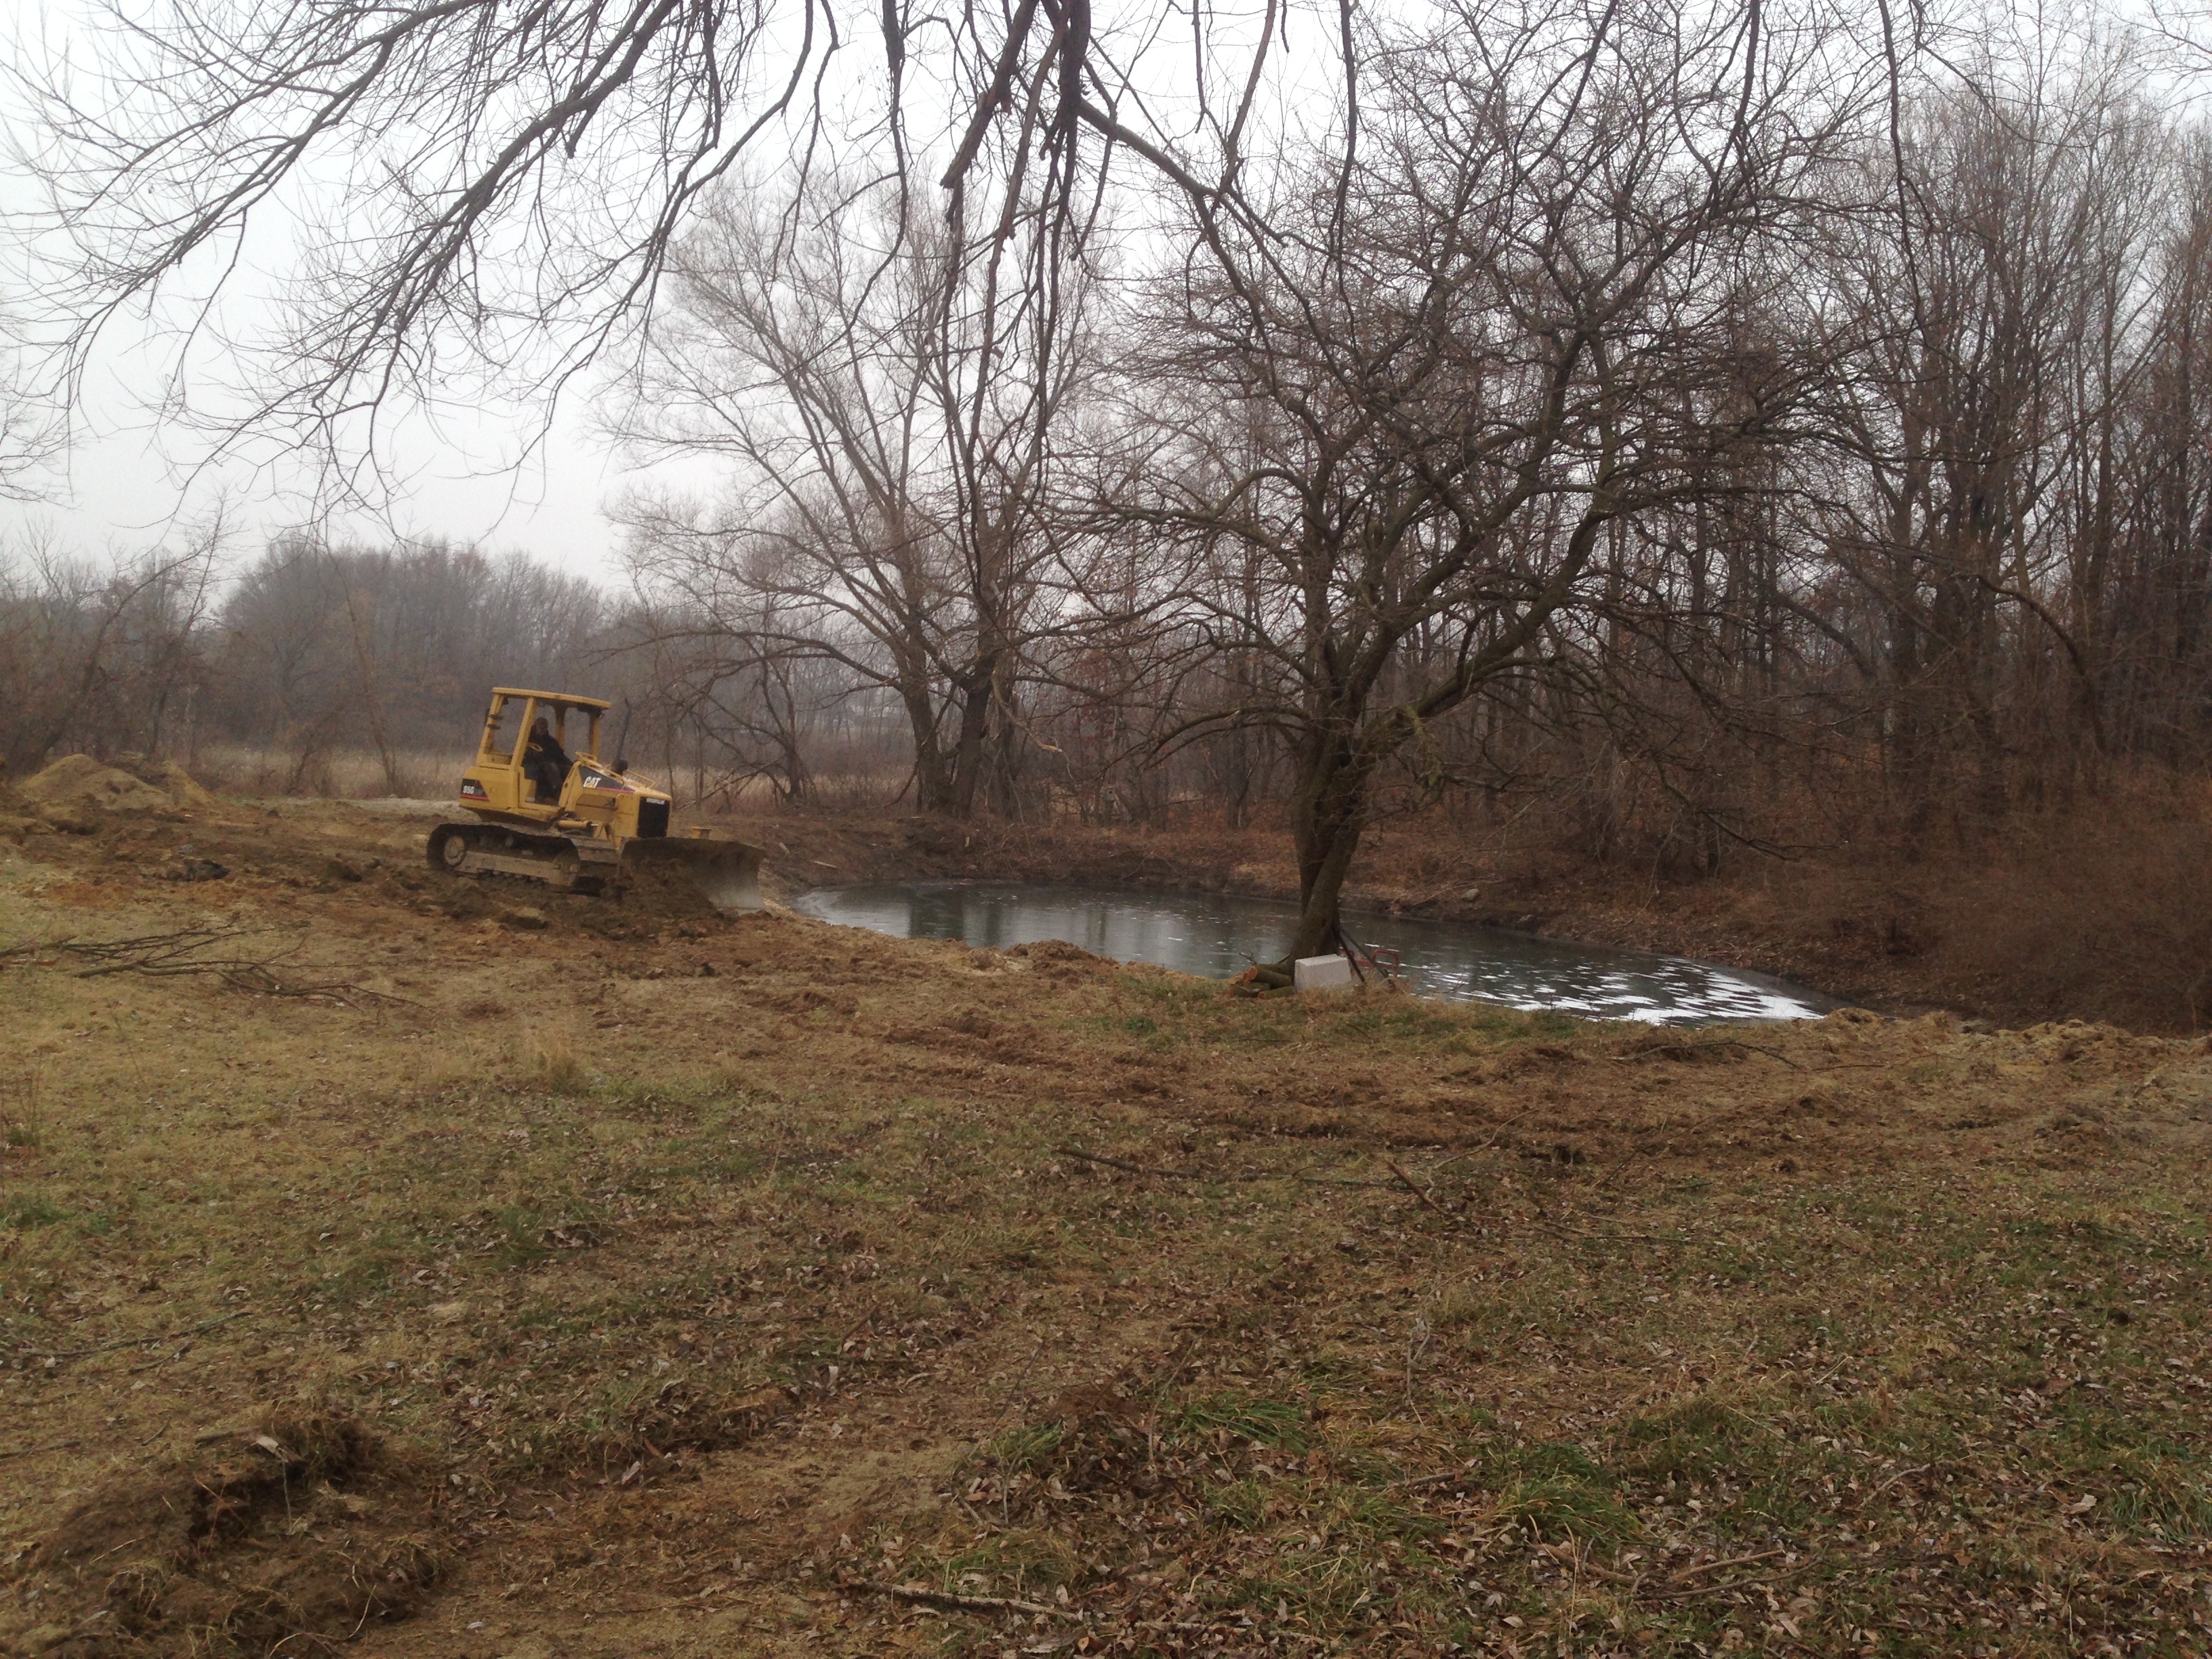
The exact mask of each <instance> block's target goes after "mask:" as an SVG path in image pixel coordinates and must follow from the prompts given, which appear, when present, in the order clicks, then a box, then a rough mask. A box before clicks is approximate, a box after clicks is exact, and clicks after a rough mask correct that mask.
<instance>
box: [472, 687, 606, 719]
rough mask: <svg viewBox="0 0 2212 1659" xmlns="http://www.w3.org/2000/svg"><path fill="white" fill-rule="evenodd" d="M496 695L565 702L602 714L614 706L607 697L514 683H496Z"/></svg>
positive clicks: (493, 690) (573, 706)
mask: <svg viewBox="0 0 2212 1659" xmlns="http://www.w3.org/2000/svg"><path fill="white" fill-rule="evenodd" d="M491 694H492V696H495V697H535V698H537V699H538V702H563V703H567V704H568V706H569V707H570V708H596V709H598V710H599V712H600V713H601V714H605V713H606V711H607V710H608V709H610V708H613V707H614V705H613V704H612V703H611V702H608V701H607V700H606V699H605V697H580V696H575V695H574V693H572V692H568V691H527V690H522V689H521V688H520V687H518V686H513V685H495V686H494V687H492V689H491Z"/></svg>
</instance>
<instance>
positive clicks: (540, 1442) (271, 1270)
mask: <svg viewBox="0 0 2212 1659" xmlns="http://www.w3.org/2000/svg"><path fill="white" fill-rule="evenodd" d="M421 829H422V825H420V824H417V823H410V822H409V821H407V820H404V819H396V818H390V817H374V816H372V815H370V814H368V813H364V812H362V811H357V810H355V809H351V808H347V807H343V806H337V805H313V806H306V805H290V806H285V807H283V808H281V809H270V808H264V807H261V806H258V805H244V804H232V805H226V806H225V807H224V808H222V810H220V811H211V812H209V813H204V814H201V815H198V816H197V817H180V818H179V819H176V820H174V821H171V822H167V823H158V824H150V825H123V826H116V827H114V828H113V829H111V830H110V831H109V832H108V833H106V834H100V835H92V836H31V837H29V838H28V839H27V842H25V844H24V845H23V846H22V847H21V848H15V847H10V846H8V845H6V844H5V843H0V950H5V949H7V948H8V947H9V946H12V945H33V944H45V945H49V946H52V944H53V942H55V941H58V940H64V939H67V940H68V941H70V945H68V946H65V947H64V948H47V949H44V950H21V951H16V953H15V954H14V955H12V956H9V957H5V958H0V1029H4V1030H5V1031H6V1033H7V1042H6V1046H5V1049H4V1053H0V1425H4V1427H0V1561H4V1563H5V1566H4V1577H0V1643H5V1644H7V1648H8V1650H9V1651H12V1652H16V1653H54V1654H63V1655H69V1656H73V1659H74V1656H81V1655H94V1654H118V1655H121V1654H130V1655H138V1654H147V1655H153V1654H161V1655H169V1654H197V1655H210V1656H217V1655H236V1654H254V1655H264V1654H283V1655H298V1654H302V1653H313V1652H319V1651H331V1650H337V1648H340V1647H346V1648H349V1650H351V1651H353V1652H356V1653H359V1654H362V1655H363V1656H371V1655H376V1656H399V1655H407V1656H434V1659H493V1656H507V1659H554V1656H561V1659H567V1656H603V1655H604V1656H617V1655H622V1656H632V1655H668V1656H691V1655H700V1656H704V1655H710V1654H712V1655H727V1654H736V1653H761V1654H780V1653H786V1652H789V1653H798V1652H801V1651H805V1652H809V1653H832V1654H837V1653H844V1654H854V1655H860V1654H881V1653H904V1652H911V1653H917V1654H975V1655H992V1656H996V1655H999V1654H1002V1653H1005V1652H1008V1651H1013V1652H1018V1653H1070V1654H1100V1653H1115V1654H1142V1653H1152V1654H1158V1655H1170V1654H1214V1653H1237V1654H1262V1653H1265V1654H1285V1655H1287V1654H1298V1655H1308V1654H1327V1653H1358V1654H1385V1655H1395V1654H1405V1655H1413V1654H1436V1653H1451V1652H1476V1653H1480V1652H1489V1653H1517V1654H1524V1655H1534V1654H1547V1655H1548V1654H1560V1653H1572V1654H1587V1655H1601V1654H1622V1655H1638V1656H1641V1655H1650V1654H1671V1655H1683V1656H1687V1655H1691V1654H1715V1653H1726V1652H1730V1651H1746V1652H1749V1651H1759V1652H1775V1653H1801V1654H1815V1655H1857V1654H1876V1655H1890V1654H1895V1655H1905V1654H1958V1655H1983V1654H1986V1655H2006V1656H2012V1655H2046V1654H2047V1655H2051V1656H2058V1655H2072V1654H2097V1653H2109V1654H2123V1655H2130V1656H2132V1655H2138V1654H2142V1655H2149V1654H2170V1655H2176V1656H2179V1655H2191V1654H2202V1653H2203V1652H2204V1651H2205V1650H2207V1647H2208V1645H2212V1600H2208V1590H2209V1589H2212V1560H2208V1559H2207V1553H2206V1539H2207V1537H2208V1535H2212V1513H2209V1512H2208V1510H2212V1484H2208V1477H2209V1471H2208V1461H2207V1460H2208V1455H2212V1452H2209V1451H2208V1445H2207V1439H2206V1431H2205V1423H2206V1405H2207V1401H2208V1389H2212V1337H2209V1336H2208V1331H2207V1327H2206V1317H2207V1304H2206V1290H2207V1277H2208V1272H2207V1267H2208V1264H2207V1256H2206V1237H2205V1220H2206V1206H2207V1202H2208V1198H2212V1191H2208V1188H2212V1182H2208V1180H2207V1175H2206V1170H2207V1164H2206V1159H2205V1150H2206V1142H2207V1139H2208V1135H2212V1055H2208V1054H2207V1053H2206V1052H2205V1048H2204V1045H2203V1043H2201V1042H2194V1041H2190V1042H2183V1041H2165V1040H2158V1039H2152V1038H2143V1037H2136V1036H2127V1035H2124V1034H2122V1033H2118V1032H2116V1031H2112V1030H2108V1029H2106V1028H2101V1027H2095V1026H2086V1025H2064V1026H2045V1027H2039V1028H2036V1029H2033V1030H2026V1031H2015V1032H2005V1031H1984V1032H1975V1031H1968V1030H1963V1029H1961V1028H1960V1025H1959V1024H1958V1023H1957V1022H1956V1021H1954V1020H1951V1019H1948V1018H1942V1017H1936V1018H1928V1019H1924V1020H1917V1021H1909V1022H1904V1021H1887V1020H1881V1019H1878V1018H1875V1017H1873V1016H1870V1015H1865V1014H1856V1013H1845V1014H1841V1015H1837V1016H1833V1017H1831V1018H1829V1019H1826V1020H1823V1021H1820V1022H1817V1023H1812V1024H1804V1025H1799V1026H1791V1027H1765V1028H1757V1029H1732V1030H1699V1031H1692V1032H1680V1031H1676V1032H1652V1031H1643V1030H1620V1029H1615V1028H1600V1027H1583V1026H1577V1025H1574V1024H1571V1023H1569V1022H1567V1021H1565V1020H1563V1019H1559V1018H1547V1017H1541V1016H1522V1015H1516V1014H1507V1013H1503V1012H1496V1011H1489V1010H1483V1009H1478V1008H1474V1007H1464V1006H1443V1005H1433V1004H1425V1003H1421V1002H1419V1001H1416V1000H1412V999H1409V998H1404V997H1400V996H1395V995H1390V994H1372V995H1366V996H1356V997H1351V998H1346V999H1343V1000H1335V1001H1329V1002H1323V1003H1320V1004H1315V1003H1311V1002H1299V1001H1297V1000H1288V999H1273V998H1270V999H1259V1000H1246V999H1243V998H1240V997H1238V996H1237V995H1236V994H1233V993H1232V992H1231V991H1230V990H1229V989H1228V988H1227V987H1223V986H1218V985H1214V984H1211V983H1206V982H1202V981H1193V980H1188V979H1182V978H1179V977H1177V976H1175V975H1170V974H1166V973H1164V972H1159V971H1155V970H1152V969H1134V968H1123V967H1120V966H1117V965H1115V964H1111V963H1104V962H1102V961H1099V960H1097V959H1096V958H1093V957H1087V956H1085V955H1084V954H1083V953H1082V952H1080V951H1075V950H1074V949H1073V948H1072V947H1054V946H1037V947H1035V948H1033V949H1031V950H1030V951H1026V952H1023V953H1012V954H1002V953H999V952H993V951H969V950H967V949H965V948H964V947H960V946H957V945H921V944H906V943H898V942H893V941H890V940H886V939H877V938H874V937H872V936H868V935H863V934H858V933H849V932H846V931H843V930H838V929H834V928H829V927H823V926H821V925H818V924H816V923H812V922H810V921H804V920H801V919H798V918H795V917H792V916H789V915H781V914H771V915H762V916H757V917H751V918H746V919H742V920H737V921H721V920H720V919H715V918H712V917H706V916H700V915H692V914H689V913H687V912H685V911H684V908H683V907H682V906H681V905H670V906H664V907H663V908H662V909H661V910H659V911H653V910H646V911H640V910H638V909H636V908H631V909H628V910H616V909H614V908H611V907H609V906H605V905H604V904H600V903H598V902H594V901H588V900H580V899H579V900H568V899H549V898H546V897H544V896H539V895H538V894H536V893H534V892H532V891H527V890H516V889H512V888H507V889H496V888H494V889H480V888H477V887H474V886H466V887H464V886H461V885H459V884H453V883H451V882H449V881H447V879H446V878H441V877H435V876H433V875H432V874H431V872H428V871H427V870H418V869H417V867H416V862H417V860H419V858H420V854H419V852H417V851H416V842H417V840H418V838H419V835H420V831H421ZM190 859H212V860H218V861H220V862H221V863H222V865H224V866H227V867H228V872H229V873H228V875H227V876H226V877H225V878H222V879H221V880H210V881H200V882H190V881H181V880H176V879H169V877H172V876H173V875H174V874H175V873H176V872H177V871H178V870H179V869H180V868H183V867H186V866H185V862H184V861H185V860H190ZM185 929H200V930H205V933H206V934H207V937H206V938H205V939H203V940H201V941H200V942H199V943H198V944H197V945H194V946H192V948H191V949H189V950H187V951H185V954H184V955H183V956H181V957H179V956H172V957H169V958H168V959H167V964H166V965H167V968H169V969H179V968H181V969H187V970H189V969H195V968H196V967H198V968H201V969H206V970H205V971H178V972H163V971H160V970H161V969H163V967H164V963H163V960H162V958H161V951H162V950H164V949H166V950H169V951H176V950H178V949H179V948H181V946H179V945H177V944H172V945H167V946H155V945H148V944H144V943H141V944H138V945H129V944H127V943H125V942H127V941H131V940H138V941H145V940H149V939H155V938H158V937H160V936H163V935H174V934H177V933H179V932H180V931H181V930H185ZM183 943H184V945H191V941H190V940H186V941H184V942H183ZM87 946H89V947H91V948H90V949H89V950H87V949H85V948H84V947H87ZM210 964H228V968H227V969H224V970H220V971H218V970H216V969H215V968H212V967H210Z"/></svg>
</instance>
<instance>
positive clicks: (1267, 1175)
mask: <svg viewBox="0 0 2212 1659" xmlns="http://www.w3.org/2000/svg"><path fill="white" fill-rule="evenodd" d="M1053 1151H1054V1152H1057V1153H1059V1154H1060V1156H1061V1157H1062V1158H1080V1159H1082V1160H1083V1162H1085V1164H1105V1165H1106V1166H1107V1167H1108V1168H1109V1169H1114V1170H1127V1171H1128V1172H1129V1173H1130V1174H1131V1175H1140V1176H1159V1177H1160V1178H1161V1179H1162V1180H1164V1181H1295V1182H1301V1183H1302V1184H1304V1185H1305V1186H1308V1187H1368V1188H1374V1189H1376V1190H1377V1191H1380V1192H1392V1193H1395V1192H1396V1191H1397V1190H1398V1188H1399V1182H1398V1181H1355V1180H1352V1179H1350V1178H1348V1177H1346V1176H1316V1175H1303V1174H1301V1173H1299V1172H1298V1171H1297V1170H1158V1169H1154V1168H1152V1166H1151V1165H1149V1164H1132V1163H1130V1162H1129V1161H1128V1160H1127V1158H1109V1157H1107V1156H1106V1155H1105V1154H1104V1153H1103V1152H1085V1151H1084V1150H1083V1149H1082V1148H1081V1147H1080V1146H1055V1147H1054V1148H1053ZM1391 1167H1392V1168H1394V1169H1395V1168H1396V1167H1397V1166H1396V1165H1395V1164H1394V1165H1392V1166H1391ZM1400 1180H1403V1177H1402V1176H1401V1177H1400ZM1414 1196H1415V1197H1416V1198H1421V1194H1420V1193H1419V1191H1418V1190H1417V1191H1416V1192H1415V1193H1414ZM1421 1201H1422V1202H1423V1203H1427V1202H1428V1200H1426V1199H1425V1198H1422V1199H1421Z"/></svg>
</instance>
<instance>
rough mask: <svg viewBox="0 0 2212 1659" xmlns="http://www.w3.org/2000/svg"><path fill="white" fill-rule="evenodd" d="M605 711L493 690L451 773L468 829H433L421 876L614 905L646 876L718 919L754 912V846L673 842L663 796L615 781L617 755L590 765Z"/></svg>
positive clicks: (698, 837) (697, 832)
mask: <svg viewBox="0 0 2212 1659" xmlns="http://www.w3.org/2000/svg"><path fill="white" fill-rule="evenodd" d="M609 707H610V705H609V704H608V703H606V702H604V701H603V700H601V699H600V698H598V697H579V696H571V695H569V694H568V693H567V692H558V691H526V690H518V689H516V688H514V687H513V686H505V685H502V686H499V687H496V688H495V689H494V690H493V691H492V694H491V711H490V713H489V714H486V715H485V717H484V726H483V738H482V739H481V740H480V741H479V742H478V744H477V754H476V759H475V760H474V761H472V762H471V763H470V765H469V768H468V769H467V770H466V771H465V772H464V773H463V774H462V775H461V800H460V804H461V805H462V806H463V807H464V808H465V809H466V810H467V811H471V812H473V813H474V814H476V817H477V822H476V823H441V824H440V825H439V826H438V827H437V828H436V829H433V830H432V831H431V832H430V842H429V858H430V865H431V867H432V868H434V869H438V870H443V871H446V872H447V873H449V874H452V875H457V876H469V875H498V876H518V877H520V878H524V879H526V880H529V881H537V882H543V883H544V884H546V885H547V886H549V887H553V888H557V889H559V890H562V891H563V892H578V893H603V894H606V895H608V896H616V897H619V896H621V894H622V893H623V891H624V890H627V889H629V888H631V887H633V886H635V885H636V884H638V883H639V882H640V881H641V880H643V879H647V878H659V877H664V876H665V877H669V878H676V879H679V880H680V879H685V878H688V879H689V881H690V883H691V884H692V885H693V886H695V887H696V888H697V890H698V891H699V892H700V893H701V894H702V896H704V897H705V898H706V900H707V902H708V903H709V904H711V905H713V906H714V908H715V909H717V910H721V911H725V912H728V911H738V910H757V909H759V908H761V890H760V866H761V849H760V848H757V847H754V846H751V845H750V844H748V843H746V842H741V841H719V840H714V839H710V838H709V837H708V834H707V832H706V831H705V830H704V829H693V830H692V831H691V832H690V835H689V836H683V837H676V836H671V835H670V834H669V823H668V815H669V805H670V801H669V797H668V795H667V793H665V791H662V790H659V789H655V788H653V787H652V786H651V785H649V784H647V783H643V782H641V781H639V780H637V779H635V778H632V777H629V776H626V775H624V773H623V766H624V765H625V762H624V761H623V758H622V757H617V758H616V760H615V763H614V764H613V765H612V766H607V765H604V764H602V763H601V762H600V760H599V722H600V720H601V719H602V718H603V717H604V716H605V714H606V712H607V709H608V708H609ZM572 750H573V752H571V751H572Z"/></svg>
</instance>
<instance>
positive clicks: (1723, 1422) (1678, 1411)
mask: <svg viewBox="0 0 2212 1659" xmlns="http://www.w3.org/2000/svg"><path fill="white" fill-rule="evenodd" d="M1620 1447H1621V1450H1620V1459H1619V1462H1620V1468H1621V1471H1622V1472H1623V1473H1624V1474H1627V1475H1629V1476H1631V1477H1632V1478H1633V1479H1636V1480H1653V1481H1660V1480H1668V1478H1669V1477H1672V1478H1674V1479H1676V1480H1718V1479H1720V1478H1721V1477H1722V1476H1723V1475H1730V1476H1735V1477H1737V1478H1747V1477H1749V1476H1750V1475H1752V1474H1756V1473H1758V1472H1759V1471H1762V1470H1764V1469H1766V1468H1771V1466H1772V1464H1773V1462H1774V1461H1775V1457H1776V1454H1777V1452H1778V1450H1779V1449H1780V1447H1781V1442H1780V1439H1779V1437H1778V1436H1777V1435H1776V1434H1775V1433H1774V1431H1772V1430H1771V1429H1769V1428H1767V1427H1765V1425H1762V1424H1760V1423H1759V1422H1757V1421H1756V1420H1755V1419H1752V1418H1751V1417H1749V1416H1747V1414H1746V1413H1744V1412H1742V1411H1741V1410H1740V1409H1738V1408H1737V1407H1734V1406H1732V1405H1729V1403H1728V1402H1726V1401H1723V1400H1720V1399H1717V1398H1716V1397H1714V1396H1713V1395H1699V1396H1698V1397H1697V1398H1696V1399H1694V1400H1690V1401H1684V1402H1683V1403H1682V1404H1681V1405H1679V1406H1672V1407H1668V1408H1667V1409H1666V1410H1664V1411H1658V1412H1650V1413H1645V1414H1644V1415H1643V1416H1641V1417H1637V1418H1632V1419H1630V1420H1629V1421H1628V1422H1627V1423H1626V1424H1625V1425H1622V1427H1621V1430H1620Z"/></svg>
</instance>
